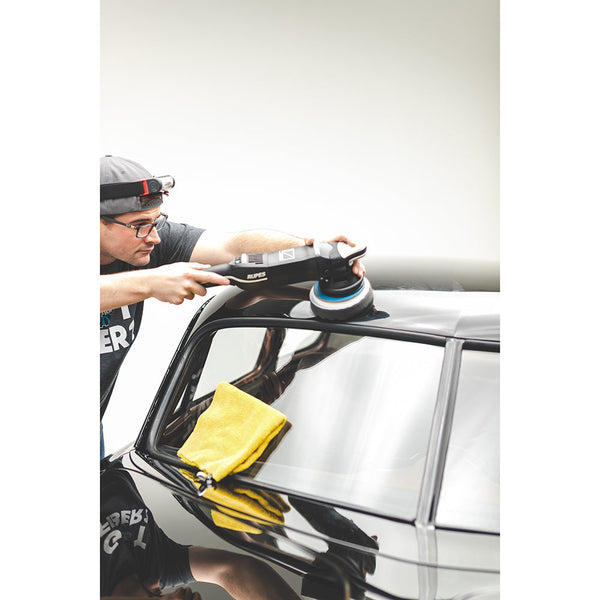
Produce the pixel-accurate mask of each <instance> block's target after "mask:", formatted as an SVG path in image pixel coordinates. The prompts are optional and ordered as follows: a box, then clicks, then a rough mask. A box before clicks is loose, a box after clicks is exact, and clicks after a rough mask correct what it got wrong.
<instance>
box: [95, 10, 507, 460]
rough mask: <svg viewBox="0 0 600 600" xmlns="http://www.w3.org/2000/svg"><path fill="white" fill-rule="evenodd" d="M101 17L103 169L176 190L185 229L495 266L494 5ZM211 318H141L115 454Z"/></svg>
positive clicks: (182, 313)
mask: <svg viewBox="0 0 600 600" xmlns="http://www.w3.org/2000/svg"><path fill="white" fill-rule="evenodd" d="M100 14H101V23H100V24H101V30H100V36H101V37H100V42H101V44H100V61H101V63H100V65H101V68H100V92H101V93H100V141H101V153H102V154H114V155H119V156H125V157H128V158H132V159H134V160H136V161H138V162H140V163H141V164H142V165H144V166H145V167H146V168H147V169H148V170H149V171H151V172H152V173H153V174H155V175H163V174H170V175H173V176H174V177H175V180H176V186H175V188H174V190H173V191H172V192H171V194H170V196H169V198H168V200H167V202H166V203H165V205H164V211H165V212H167V213H168V214H169V216H170V218H171V219H172V220H176V221H182V222H188V223H191V224H194V225H198V226H201V227H206V228H218V229H225V230H229V231H234V230H240V229H249V228H253V227H268V228H273V229H280V230H283V231H287V232H290V233H294V234H298V235H311V236H313V235H314V236H316V237H317V238H321V239H328V238H329V237H331V236H332V235H335V234H337V233H345V234H346V235H348V236H349V237H350V238H351V239H352V240H355V241H360V242H363V243H365V244H366V245H367V247H368V257H371V256H375V255H378V254H380V255H381V254H396V255H400V256H428V257H437V256H441V257H444V258H449V257H456V258H460V259H462V258H477V259H483V260H488V261H496V262H497V261H498V260H499V229H500V227H499V216H500V215H499V120H500V113H499V104H500V90H499V9H498V3H497V2H495V1H489V0H488V1H483V2H481V1H479V0H477V1H474V0H453V1H452V2H446V1H443V2H441V1H439V0H433V1H432V0H427V1H423V2H413V1H406V0H404V1H402V0H393V1H391V0H372V1H369V2H366V1H364V0H353V1H348V0H327V1H326V2H323V1H320V0H308V1H302V2H300V1H298V0H259V1H254V2H252V1H251V2H248V1H247V0H229V1H227V2H209V1H198V0H175V1H173V2H166V1H165V0H126V1H125V2H123V1H122V0H103V1H102V3H101V13H100ZM366 262H367V267H368V258H367V261H366ZM200 303H201V301H200V300H199V299H198V300H195V301H194V302H193V303H189V304H190V306H185V307H183V310H182V308H181V307H172V306H158V304H159V303H158V302H156V301H149V302H147V303H146V313H145V316H144V323H143V325H142V330H141V333H140V335H139V338H138V340H137V341H136V344H134V346H133V348H132V350H131V351H130V355H129V356H128V359H127V361H126V362H125V365H124V367H123V369H122V371H121V375H120V377H119V380H118V383H117V386H116V388H115V391H114V394H113V397H112V400H111V403H110V405H109V408H108V410H107V413H106V415H105V418H104V430H105V442H106V447H107V451H111V450H115V449H117V448H119V447H120V446H121V445H122V444H125V443H127V442H129V441H130V440H132V439H133V438H134V437H135V435H136V434H137V432H138V431H139V428H140V424H141V423H142V419H143V417H144V415H145V414H146V412H147V408H148V406H149V404H150V402H151V401H152V398H153V396H154V393H155V391H156V389H157V387H158V384H159V383H160V379H161V378H162V375H163V374H164V372H165V370H166V367H167V365H168V361H169V359H170V357H171V356H172V354H173V352H174V350H175V347H176V344H177V341H178V340H179V338H180V337H181V335H182V333H183V331H184V327H185V324H186V323H187V322H188V321H189V318H190V315H191V314H192V313H193V312H195V310H197V308H198V307H199V306H200Z"/></svg>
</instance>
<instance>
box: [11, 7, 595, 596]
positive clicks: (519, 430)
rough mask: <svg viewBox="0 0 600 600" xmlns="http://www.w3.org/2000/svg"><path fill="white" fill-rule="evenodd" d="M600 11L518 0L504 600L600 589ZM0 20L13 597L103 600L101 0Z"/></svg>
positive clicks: (510, 140) (507, 180) (511, 33)
mask: <svg viewBox="0 0 600 600" xmlns="http://www.w3.org/2000/svg"><path fill="white" fill-rule="evenodd" d="M123 4H126V0H124V1H123ZM417 5H418V4H417V2H415V3H414V6H417ZM142 14H144V13H142ZM598 17H599V15H598V5H597V3H596V2H595V0H575V1H573V2H570V3H569V4H568V5H566V4H565V3H557V2H538V1H534V0H520V1H518V2H514V1H511V0H504V1H503V2H502V6H501V82H502V87H501V103H500V106H501V188H500V189H501V215H502V220H501V231H502V253H501V262H502V289H503V321H502V332H503V358H502V384H501V388H502V411H501V417H502V427H501V431H502V535H503V537H502V569H503V575H502V588H503V595H504V596H505V597H507V598H541V597H543V598H548V599H550V598H552V599H554V598H585V597H589V595H590V590H592V591H593V589H595V588H596V577H595V573H596V570H597V564H596V563H597V560H596V553H595V552H594V547H595V543H596V540H597V539H598V534H599V532H598V525H597V523H595V522H594V521H593V519H591V518H590V516H591V515H594V514H596V512H597V489H596V488H597V482H596V477H595V473H596V471H597V464H596V463H597V458H596V457H597V454H598V448H597V423H598V419H597V414H598V408H597V405H598V402H597V377H596V373H597V368H598V367H597V365H598V364H599V360H598V359H599V358H600V357H599V353H598V350H597V342H596V340H597V339H598V334H599V333H600V331H599V326H598V317H597V314H598V297H599V294H598V291H599V290H598V283H597V279H598V277H597V272H598V258H597V257H598V243H597V239H598V234H597V230H598V220H597V218H596V212H597V211H596V205H597V203H598V164H600V157H599V145H598V142H597V140H598V139H599V138H600V131H599V121H598V118H599V117H598V114H599V113H598V106H600V95H599V91H598V84H597V77H596V76H595V74H596V73H597V71H598V61H597V56H598V55H599V53H600V48H599V47H598V35H597V31H598ZM2 22H3V26H4V28H3V35H2V36H1V37H0V50H1V52H0V57H1V58H0V68H1V75H2V84H3V94H2V110H0V121H1V130H2V142H3V143H2V144H1V145H0V158H1V162H0V164H1V165H2V177H3V182H4V188H3V200H4V210H3V229H2V232H3V235H2V236H0V243H1V244H2V256H3V265H2V277H3V286H2V292H3V293H2V315H3V317H4V321H3V328H2V333H3V338H2V340H3V347H4V352H3V360H2V382H3V388H2V389H3V417H4V419H3V426H4V427H3V435H2V437H1V438H0V440H1V444H2V446H1V452H0V456H1V457H2V463H1V464H2V474H3V486H4V487H3V489H4V496H3V498H4V503H3V514H4V516H5V519H4V524H5V527H4V530H3V533H4V542H5V545H6V547H8V548H10V552H11V557H12V560H11V564H10V572H9V573H8V575H7V576H6V577H5V578H4V581H3V595H4V596H6V597H11V596H18V595H21V596H22V595H27V596H28V597H30V596H35V594H36V593H37V594H38V595H46V596H49V597H60V594H62V595H64V596H66V597H86V598H87V597H96V594H95V591H96V590H97V589H98V588H97V577H98V571H97V564H98V560H97V539H98V538H97V533H98V527H97V510H98V476H97V474H98V471H97V457H98V434H97V423H98V421H97V418H98V416H97V415H98V404H97V398H98V394H97V390H98V316H97V312H96V311H97V308H96V307H97V302H98V292H97V290H98V281H97V277H98V275H97V270H96V269H97V267H96V266H95V265H96V264H97V262H96V261H97V257H98V240H97V232H96V229H95V227H94V226H93V224H94V223H96V222H97V221H96V219H97V218H98V217H97V197H98V188H97V182H98V179H97V177H98V155H99V154H100V153H101V152H106V151H107V150H106V149H105V148H104V147H103V146H104V143H103V142H101V141H100V119H99V115H100V114H101V107H100V105H101V102H100V97H101V96H100V90H99V72H100V70H99V60H100V33H99V25H100V18H99V4H98V3H94V2H81V0H57V1H55V2H51V3H49V2H42V1H41V0H38V1H33V2H27V3H8V4H6V5H4V6H3V8H2ZM228 39H230V40H232V39H233V38H232V37H231V36H230V37H229V38H228ZM137 41H138V39H137V38H135V39H132V44H133V43H135V42H137ZM142 42H144V44H146V45H150V44H151V41H150V40H145V39H144V40H142V39H139V43H140V46H139V47H138V48H139V52H140V53H141V52H143V46H142V45H141V44H142ZM134 76H135V74H131V77H132V78H133V77H134ZM129 80H130V79H129V78H128V81H129ZM155 131H158V128H155ZM103 135H105V134H103ZM148 146H149V147H152V146H153V144H150V143H149V144H148ZM167 149H172V148H169V147H167V146H165V150H167ZM130 150H131V151H135V150H136V149H135V148H111V151H112V152H115V153H116V152H122V153H127V152H128V151H130ZM166 154H170V153H166ZM183 154H185V153H183ZM140 158H141V157H140ZM159 158H160V160H158V162H159V164H158V165H153V164H151V163H153V162H154V160H153V159H151V158H150V162H149V164H148V166H149V167H150V168H155V167H156V168H158V169H160V168H161V166H165V167H167V168H170V165H163V164H162V160H163V157H162V154H161V156H160V157H159ZM175 169H178V165H175V166H174V170H175ZM173 174H174V175H176V176H178V179H179V181H178V187H177V191H178V192H179V191H180V190H181V187H182V186H183V180H181V176H180V175H179V170H178V171H177V172H174V173H173ZM180 181H181V185H180ZM199 181H200V182H202V181H203V179H200V180H199ZM182 197H184V196H183V195H182ZM185 197H186V198H187V196H185ZM181 206H182V207H183V201H182V203H181ZM321 208H322V207H321ZM399 237H401V236H399ZM182 310H183V309H182ZM174 312H176V310H175V311H173V314H174ZM146 325H148V324H147V323H146ZM141 342H142V340H140V345H141ZM592 593H593V592H592Z"/></svg>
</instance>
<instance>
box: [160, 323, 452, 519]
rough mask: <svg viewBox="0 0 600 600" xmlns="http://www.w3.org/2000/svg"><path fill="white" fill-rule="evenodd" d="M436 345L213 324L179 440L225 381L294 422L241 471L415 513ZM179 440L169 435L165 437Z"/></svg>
mask: <svg viewBox="0 0 600 600" xmlns="http://www.w3.org/2000/svg"><path fill="white" fill-rule="evenodd" d="M246 345H248V346H249V348H246ZM259 346H260V347H259ZM443 353H444V351H443V348H442V347H438V346H430V345H425V344H415V343H409V342H405V341H398V340H390V339H384V338H373V337H361V336H354V335H348V334H340V333H332V332H320V331H312V330H291V329H287V330H286V329H279V328H251V329H249V328H232V329H226V330H223V331H218V332H217V333H216V335H215V338H214V341H213V343H212V346H211V348H210V352H209V355H208V358H207V360H206V366H205V367H204V369H202V365H198V367H199V371H200V377H199V381H198V388H197V390H196V392H195V394H193V396H194V402H193V403H192V404H191V405H190V406H189V408H187V409H186V410H187V411H188V413H189V414H190V415H192V416H193V422H192V419H191V418H190V419H189V421H190V422H189V423H188V424H187V426H186V427H185V428H180V429H181V436H180V439H178V440H176V442H177V444H180V443H183V441H184V440H185V436H184V434H186V435H188V434H189V432H190V431H191V429H192V428H193V423H195V420H196V416H197V413H195V412H194V407H198V406H200V405H201V404H206V402H207V398H206V394H207V392H209V391H211V390H214V388H215V387H216V385H217V383H218V382H219V381H223V380H224V381H228V382H230V383H233V384H234V385H236V386H237V387H239V388H240V389H243V390H244V391H245V392H247V393H249V394H251V395H253V396H254V397H256V398H259V399H261V400H263V401H264V402H267V403H268V404H271V405H272V406H273V407H274V408H276V409H277V410H279V411H280V412H282V413H283V414H285V415H286V417H287V420H288V423H289V424H290V425H291V427H290V428H289V429H288V430H287V431H286V432H285V434H284V435H283V436H282V437H281V440H280V441H279V442H278V444H277V445H276V447H274V448H270V449H269V450H272V451H270V452H269V453H267V456H266V458H265V457H261V459H259V460H258V461H257V463H255V465H254V466H253V467H251V468H250V469H249V470H248V471H247V472H246V473H245V474H246V475H247V476H251V477H254V478H256V479H257V480H260V481H262V482H264V483H268V484H273V485H276V486H282V487H283V488H285V489H287V490H290V491H297V492H303V493H305V494H310V495H315V496H317V497H322V498H327V499H330V500H338V501H342V502H344V503H349V504H355V505H360V506H364V507H368V508H372V509H376V510H380V511H383V512H385V513H387V514H390V515H393V516H399V517H404V518H414V517H415V514H416V507H417V502H418V497H419V492H420V487H421V480H422V475H423V467H424V463H425V455H426V452H427V446H428V441H429V434H430V429H431V421H432V415H433V409H434V405H435V401H436V394H437V387H438V383H439V377H440V371H441V365H442V360H443ZM200 355H201V353H200ZM180 420H181V419H180ZM183 420H185V419H183ZM175 429H176V428H175V427H171V428H170V429H169V431H171V432H173V431H174V430H175ZM176 442H175V440H174V437H173V435H171V438H170V441H169V443H171V444H173V445H176Z"/></svg>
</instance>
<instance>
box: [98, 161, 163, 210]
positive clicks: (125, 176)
mask: <svg viewBox="0 0 600 600" xmlns="http://www.w3.org/2000/svg"><path fill="white" fill-rule="evenodd" d="M151 178H152V174H151V173H150V172H149V171H147V170H146V169H144V167H142V165H140V164H139V163H136V162H135V161H133V160H129V159H127V158H121V157H120V156H111V155H107V156H103V157H102V158H101V159H100V186H103V185H105V184H107V183H110V184H114V183H134V182H136V181H141V180H146V179H151ZM101 189H102V188H101ZM129 193H130V192H129ZM112 195H114V194H112ZM161 204H162V194H152V195H149V196H146V195H138V196H125V197H118V198H105V197H103V195H102V194H101V196H100V215H101V216H102V215H122V214H124V213H129V212H140V211H143V210H148V209H149V208H156V207H157V206H160V205H161Z"/></svg>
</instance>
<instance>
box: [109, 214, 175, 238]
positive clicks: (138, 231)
mask: <svg viewBox="0 0 600 600" xmlns="http://www.w3.org/2000/svg"><path fill="white" fill-rule="evenodd" d="M102 218H103V219H104V220H105V221H109V222H110V223H117V225H123V226H124V227H129V229H135V237H139V238H145V237H148V236H149V235H150V232H151V231H152V228H153V227H156V231H158V230H159V229H161V228H162V226H163V225H164V224H165V223H166V222H167V219H168V218H169V215H164V214H162V213H161V215H160V217H158V219H156V221H154V222H153V223H144V224H143V225H130V224H129V223H123V222H121V221H117V219H113V218H112V217H102Z"/></svg>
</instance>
